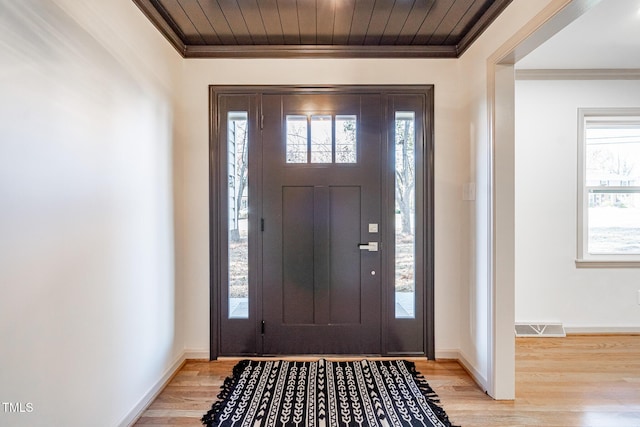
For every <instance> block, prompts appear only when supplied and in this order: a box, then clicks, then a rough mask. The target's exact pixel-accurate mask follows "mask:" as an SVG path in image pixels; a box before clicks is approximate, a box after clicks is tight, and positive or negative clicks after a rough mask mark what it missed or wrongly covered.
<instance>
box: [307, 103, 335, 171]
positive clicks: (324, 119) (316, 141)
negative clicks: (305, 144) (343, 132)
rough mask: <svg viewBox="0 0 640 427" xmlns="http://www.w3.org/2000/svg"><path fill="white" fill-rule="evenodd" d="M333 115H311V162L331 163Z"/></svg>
mask: <svg viewBox="0 0 640 427" xmlns="http://www.w3.org/2000/svg"><path fill="white" fill-rule="evenodd" d="M331 128H332V123H331V116H324V115H323V116H311V163H331V151H332V149H331V148H332V138H331V135H332V134H333V132H332V129H331Z"/></svg>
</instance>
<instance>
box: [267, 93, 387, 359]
mask: <svg viewBox="0 0 640 427" xmlns="http://www.w3.org/2000/svg"><path fill="white" fill-rule="evenodd" d="M262 106H263V110H262V111H263V116H264V118H263V131H262V160H263V166H262V186H263V193H262V227H263V233H262V254H263V255H262V310H263V322H264V327H263V331H262V332H263V334H264V335H263V353H264V354H302V353H315V354H325V353H342V354H345V353H348V354H379V353H380V352H381V348H380V343H381V337H380V332H381V319H382V315H381V313H382V306H381V289H380V284H381V279H380V278H381V274H380V265H381V260H380V253H381V252H380V246H379V243H380V229H379V227H380V222H381V215H382V212H381V204H380V202H381V194H382V193H381V169H380V156H381V139H382V135H383V132H382V129H381V124H382V122H383V121H382V118H381V111H382V106H381V99H380V95H371V94H369V95H365V94H362V95H360V94H351V95H350V94H341V95H336V94H315V95H276V94H273V95H265V96H263V100H262Z"/></svg>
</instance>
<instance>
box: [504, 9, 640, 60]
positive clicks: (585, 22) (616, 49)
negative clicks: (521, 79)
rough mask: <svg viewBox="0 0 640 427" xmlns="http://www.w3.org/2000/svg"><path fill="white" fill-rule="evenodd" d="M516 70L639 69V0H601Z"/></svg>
mask: <svg viewBox="0 0 640 427" xmlns="http://www.w3.org/2000/svg"><path fill="white" fill-rule="evenodd" d="M516 68H517V69H559V70H562V69H582V70H587V69H594V70H597V69H640V0H602V1H600V2H599V3H598V4H596V5H595V6H593V7H592V8H591V9H590V10H588V11H587V12H586V13H585V14H584V15H582V16H580V17H579V18H578V19H576V20H575V21H573V22H572V23H571V24H569V25H567V26H566V27H565V28H564V29H562V30H561V31H559V32H558V33H557V34H556V35H554V36H553V37H551V38H550V39H549V40H547V41H546V42H545V43H543V44H542V45H540V46H539V47H538V48H537V49H535V50H534V51H532V52H531V53H530V54H529V55H527V56H526V57H524V58H523V59H521V60H520V61H519V62H518V63H517V64H516Z"/></svg>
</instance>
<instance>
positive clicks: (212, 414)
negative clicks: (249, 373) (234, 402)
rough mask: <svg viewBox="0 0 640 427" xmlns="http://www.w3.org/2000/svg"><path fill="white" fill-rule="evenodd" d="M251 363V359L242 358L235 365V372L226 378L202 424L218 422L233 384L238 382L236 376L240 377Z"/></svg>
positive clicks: (207, 424) (211, 424) (209, 424)
mask: <svg viewBox="0 0 640 427" xmlns="http://www.w3.org/2000/svg"><path fill="white" fill-rule="evenodd" d="M249 363H251V361H250V360H247V359H245V360H241V361H240V362H238V363H237V364H236V365H235V366H234V367H233V374H232V375H231V376H230V377H227V378H225V379H224V383H223V384H222V389H221V390H220V393H218V396H217V399H218V400H217V401H216V402H215V403H214V404H213V405H212V406H211V409H210V410H209V411H208V412H207V413H206V414H204V415H203V417H202V418H201V419H200V421H202V424H204V425H206V426H213V425H214V423H217V422H218V421H219V419H218V418H219V415H220V411H221V410H222V408H223V407H224V405H225V404H226V402H227V399H228V398H229V396H231V393H232V392H233V387H232V385H233V384H234V383H235V382H236V381H235V380H236V378H238V377H239V376H240V375H241V374H242V371H244V368H246V367H247V365H249Z"/></svg>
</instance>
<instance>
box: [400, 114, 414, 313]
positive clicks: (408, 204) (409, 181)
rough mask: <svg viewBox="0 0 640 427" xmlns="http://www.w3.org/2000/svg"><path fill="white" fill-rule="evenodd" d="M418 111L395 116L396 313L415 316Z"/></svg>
mask: <svg viewBox="0 0 640 427" xmlns="http://www.w3.org/2000/svg"><path fill="white" fill-rule="evenodd" d="M415 142H416V135H415V113H414V112H412V111H411V112H396V117H395V240H396V241H395V250H396V260H395V312H396V318H414V317H415V270H416V263H415V240H416V239H415V181H416V178H415V176H416V167H415V145H416V144H415Z"/></svg>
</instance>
